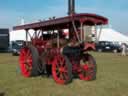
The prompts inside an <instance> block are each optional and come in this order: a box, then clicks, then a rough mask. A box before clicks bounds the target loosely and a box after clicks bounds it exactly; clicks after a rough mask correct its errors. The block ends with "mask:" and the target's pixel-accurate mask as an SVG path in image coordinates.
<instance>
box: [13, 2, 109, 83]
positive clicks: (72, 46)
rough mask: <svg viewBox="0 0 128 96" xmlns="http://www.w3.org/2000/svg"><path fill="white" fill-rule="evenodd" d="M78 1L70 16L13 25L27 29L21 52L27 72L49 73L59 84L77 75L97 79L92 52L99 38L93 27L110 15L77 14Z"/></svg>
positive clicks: (21, 59)
mask: <svg viewBox="0 0 128 96" xmlns="http://www.w3.org/2000/svg"><path fill="white" fill-rule="evenodd" d="M74 3H75V2H74V0H69V12H68V14H69V15H68V16H66V17H61V18H55V17H54V18H50V20H46V21H40V22H36V23H31V24H25V25H20V26H15V27H13V29H14V30H21V29H24V30H26V41H25V42H24V46H23V48H22V49H21V51H20V56H19V64H20V69H21V72H22V75H23V76H25V77H32V76H39V75H42V74H46V75H47V76H52V77H53V79H54V80H55V81H56V82H57V83H59V84H68V83H70V82H71V81H72V79H73V78H74V77H78V78H80V79H81V80H87V81H90V80H95V79H96V71H97V65H96V61H95V59H94V57H93V56H92V55H91V54H89V53H88V51H90V50H95V41H97V38H96V39H95V40H93V39H92V37H93V36H92V35H93V34H92V32H91V31H92V28H94V29H96V28H97V27H98V28H102V26H103V25H106V24H107V23H108V19H107V18H105V17H102V16H99V15H96V14H89V13H81V14H76V13H75V11H74ZM100 26H101V27H100ZM31 30H33V32H32V31H31Z"/></svg>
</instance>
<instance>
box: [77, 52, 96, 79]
mask: <svg viewBox="0 0 128 96" xmlns="http://www.w3.org/2000/svg"><path fill="white" fill-rule="evenodd" d="M80 68H81V69H80V72H79V78H80V79H81V80H87V81H90V80H95V79H96V70H97V66H96V61H95V59H94V58H93V56H91V55H90V54H84V55H83V57H82V58H81V60H80Z"/></svg>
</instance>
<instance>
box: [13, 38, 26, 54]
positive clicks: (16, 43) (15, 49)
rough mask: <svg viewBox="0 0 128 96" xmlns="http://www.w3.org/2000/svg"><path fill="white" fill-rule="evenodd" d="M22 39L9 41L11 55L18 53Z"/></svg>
mask: <svg viewBox="0 0 128 96" xmlns="http://www.w3.org/2000/svg"><path fill="white" fill-rule="evenodd" d="M23 42H24V41H22V40H17V41H12V42H11V52H12V55H13V56H16V55H19V54H20V49H21V48H22V46H23Z"/></svg>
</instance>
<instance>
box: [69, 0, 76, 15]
mask: <svg viewBox="0 0 128 96" xmlns="http://www.w3.org/2000/svg"><path fill="white" fill-rule="evenodd" d="M73 14H75V0H68V15H73Z"/></svg>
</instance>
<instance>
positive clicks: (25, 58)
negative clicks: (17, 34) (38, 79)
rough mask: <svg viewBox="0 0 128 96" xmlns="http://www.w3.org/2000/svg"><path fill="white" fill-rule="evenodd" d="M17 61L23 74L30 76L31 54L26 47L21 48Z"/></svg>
mask: <svg viewBox="0 0 128 96" xmlns="http://www.w3.org/2000/svg"><path fill="white" fill-rule="evenodd" d="M19 62H20V68H21V72H22V74H23V76H25V77H30V75H31V69H32V54H31V51H30V50H29V49H28V48H22V49H21V51H20V57H19Z"/></svg>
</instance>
